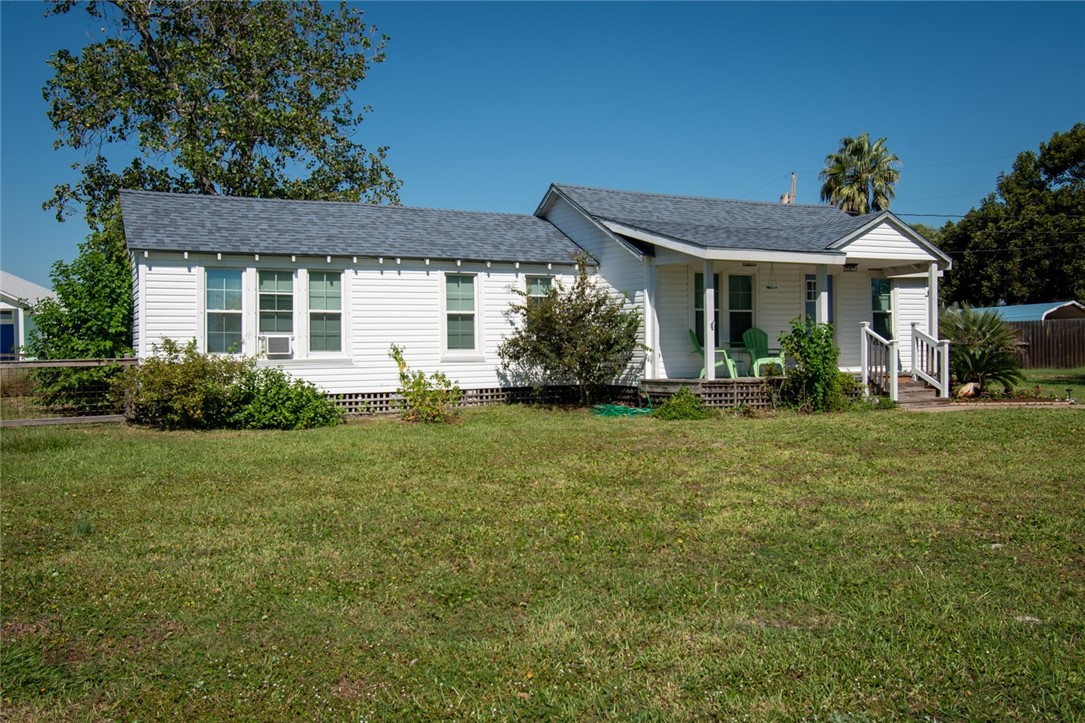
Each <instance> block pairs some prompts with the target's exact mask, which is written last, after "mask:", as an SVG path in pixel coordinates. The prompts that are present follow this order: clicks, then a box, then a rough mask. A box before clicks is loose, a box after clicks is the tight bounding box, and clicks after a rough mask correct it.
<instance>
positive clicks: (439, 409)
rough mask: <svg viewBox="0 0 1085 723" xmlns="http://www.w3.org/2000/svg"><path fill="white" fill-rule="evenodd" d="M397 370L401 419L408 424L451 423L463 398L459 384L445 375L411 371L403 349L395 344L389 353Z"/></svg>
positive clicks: (442, 373)
mask: <svg viewBox="0 0 1085 723" xmlns="http://www.w3.org/2000/svg"><path fill="white" fill-rule="evenodd" d="M388 356H390V357H392V359H393V360H394V361H395V363H396V366H397V367H399V389H397V390H396V392H397V393H398V394H399V396H400V398H401V401H400V409H401V412H400V416H401V417H402V418H403V419H406V420H407V421H408V422H451V421H452V420H453V419H455V417H456V405H457V404H459V402H460V400H461V399H462V398H463V391H462V390H461V389H460V387H459V385H458V384H456V383H455V382H453V381H451V380H450V379H449V378H448V377H447V376H445V374H444V372H434V373H433V374H430V375H429V376H428V377H427V376H426V375H425V373H423V372H420V371H415V370H412V369H411V368H410V367H409V366H407V362H406V361H405V360H404V358H403V347H401V346H398V345H396V344H393V345H392V348H391V349H390V350H389V352H388Z"/></svg>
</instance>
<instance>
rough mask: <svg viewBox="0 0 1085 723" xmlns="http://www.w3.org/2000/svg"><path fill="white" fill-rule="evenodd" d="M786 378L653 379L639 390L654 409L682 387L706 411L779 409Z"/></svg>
mask: <svg viewBox="0 0 1085 723" xmlns="http://www.w3.org/2000/svg"><path fill="white" fill-rule="evenodd" d="M782 381H783V378H782V377H778V378H768V379H756V378H749V379H714V380H712V381H706V380H704V379H651V380H645V381H643V382H641V384H640V390H641V392H642V393H643V394H646V395H647V396H648V397H649V398H650V399H651V401H652V406H656V405H657V404H658V403H659V402H661V401H663V400H664V399H667V398H668V397H670V396H671V395H673V394H674V393H675V392H677V391H678V390H679V388H681V387H687V388H688V389H689V390H690V391H691V392H693V393H694V394H696V395H697V396H699V397H700V398H701V399H703V400H704V403H705V406H706V407H711V408H714V409H726V408H731V407H749V408H750V409H772V408H775V407H778V406H779V405H780V401H779V399H780V384H781V383H782Z"/></svg>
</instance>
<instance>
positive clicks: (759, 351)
mask: <svg viewBox="0 0 1085 723" xmlns="http://www.w3.org/2000/svg"><path fill="white" fill-rule="evenodd" d="M742 342H743V343H744V344H745V345H746V349H747V350H748V351H749V352H750V373H751V374H753V375H754V376H755V377H759V376H761V367H762V366H764V365H765V364H775V365H777V366H778V367H780V370H781V371H783V369H784V355H783V354H781V353H780V350H779V349H769V335H768V334H766V333H765V332H764V331H762V330H761V329H758V328H757V327H756V326H754V327H751V328H749V329H747V330H746V331H745V333H743V335H742Z"/></svg>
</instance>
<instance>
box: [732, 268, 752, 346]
mask: <svg viewBox="0 0 1085 723" xmlns="http://www.w3.org/2000/svg"><path fill="white" fill-rule="evenodd" d="M727 322H728V324H727V326H728V329H729V334H730V337H729V341H730V342H731V345H732V346H742V345H744V344H745V343H746V342H744V341H743V340H742V335H743V334H745V333H746V332H747V331H748V330H749V329H751V328H753V277H752V276H749V275H745V274H743V275H736V274H732V275H731V276H728V277H727Z"/></svg>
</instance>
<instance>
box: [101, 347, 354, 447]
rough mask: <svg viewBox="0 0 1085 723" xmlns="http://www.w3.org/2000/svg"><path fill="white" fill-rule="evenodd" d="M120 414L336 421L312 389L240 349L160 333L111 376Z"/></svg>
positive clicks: (170, 423)
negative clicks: (160, 338) (209, 349)
mask: <svg viewBox="0 0 1085 723" xmlns="http://www.w3.org/2000/svg"><path fill="white" fill-rule="evenodd" d="M113 393H114V395H115V396H116V397H117V398H119V399H120V400H122V401H123V403H124V408H125V414H126V415H127V417H128V420H129V421H131V422H135V423H137V424H146V425H149V426H152V427H158V428H160V429H301V428H306V427H318V426H329V425H333V424H338V423H339V422H341V421H342V413H341V412H340V411H339V410H338V409H337V408H336V407H335V404H334V403H333V402H332V401H331V400H330V399H328V398H327V397H325V396H324V395H323V394H321V393H320V391H319V390H318V389H317V388H316V387H315V386H313V385H312V384H310V383H309V382H305V381H302V380H291V379H290V378H289V376H288V375H287V374H286V373H285V372H284V371H282V370H281V369H277V368H272V367H268V368H261V369H258V368H257V367H256V360H255V359H252V358H247V357H237V356H217V355H212V354H201V353H200V352H199V351H197V350H196V342H195V341H190V342H189V343H188V344H187V345H185V346H184V347H181V346H180V345H179V344H178V343H177V342H175V341H173V340H172V339H166V340H165V341H164V342H163V343H162V345H161V346H158V347H156V348H155V355H154V356H152V357H150V358H148V359H145V360H144V361H143V362H142V363H141V364H140V365H139V366H138V367H128V368H127V369H125V371H124V374H123V375H121V376H120V378H119V379H118V380H117V381H116V382H115V383H114V386H113Z"/></svg>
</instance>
